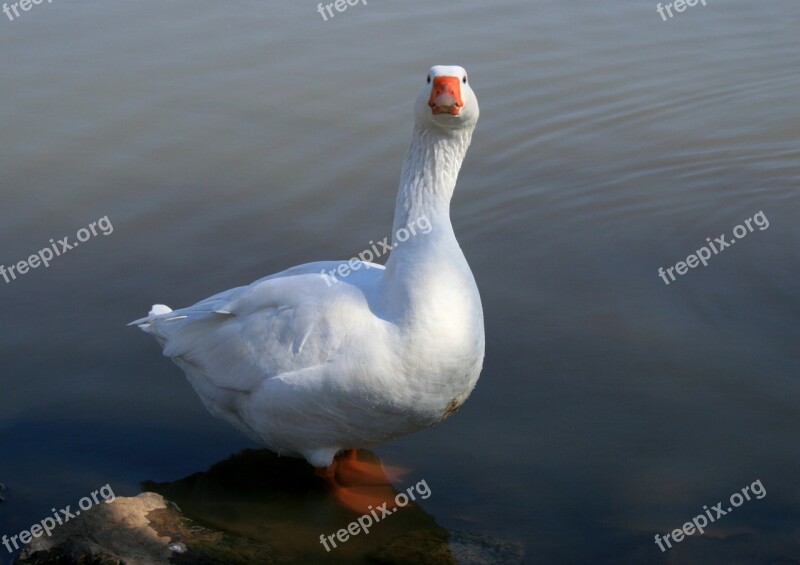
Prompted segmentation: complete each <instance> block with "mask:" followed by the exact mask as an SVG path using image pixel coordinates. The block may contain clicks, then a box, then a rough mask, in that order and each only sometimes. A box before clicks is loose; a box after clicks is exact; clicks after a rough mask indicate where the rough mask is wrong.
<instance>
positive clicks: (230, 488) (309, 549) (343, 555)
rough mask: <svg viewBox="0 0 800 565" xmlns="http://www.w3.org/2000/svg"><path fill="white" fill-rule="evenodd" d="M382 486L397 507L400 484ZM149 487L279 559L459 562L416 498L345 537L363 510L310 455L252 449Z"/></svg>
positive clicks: (366, 456) (368, 456)
mask: <svg viewBox="0 0 800 565" xmlns="http://www.w3.org/2000/svg"><path fill="white" fill-rule="evenodd" d="M358 455H359V459H361V460H367V461H372V462H375V463H377V464H379V463H380V461H379V460H378V458H377V456H376V455H375V454H373V453H372V452H369V451H365V450H359V454H358ZM414 485H415V482H411V483H409V484H408V485H404V486H403V490H406V488H409V487H412V486H414ZM383 486H384V487H385V488H386V491H385V492H386V493H387V494H389V495H390V498H389V499H388V500H385V502H388V503H389V504H388V506H389V507H391V506H392V504H393V499H394V497H395V496H396V495H397V494H398V492H400V491H398V490H396V489H395V488H393V487H391V485H390V483H389V482H388V480H387V481H386V482H385V484H384V485H383ZM142 487H143V488H144V489H145V490H149V491H154V492H157V493H159V494H161V495H163V496H164V497H165V498H167V499H168V500H171V501H173V502H175V503H176V504H177V505H178V506H179V507H180V509H181V510H182V511H183V513H184V515H186V516H187V517H189V518H191V519H192V520H195V521H197V522H199V523H202V524H203V525H205V526H207V527H209V528H212V529H216V530H221V531H224V532H227V533H229V534H231V535H233V536H237V537H241V538H244V539H246V540H249V541H250V542H256V543H257V544H259V545H262V546H267V547H269V548H270V549H271V551H272V552H273V553H274V559H275V561H277V562H280V563H318V562H326V563H361V562H364V563H367V562H371V563H375V562H391V563H456V561H455V558H454V556H453V555H452V552H451V550H450V549H449V548H448V545H447V542H448V539H449V534H448V532H447V530H446V529H444V528H442V527H441V526H439V525H438V524H437V523H436V520H435V519H434V518H433V516H431V515H430V514H428V513H427V512H425V510H424V509H423V508H422V507H421V506H420V505H419V504H418V503H415V502H411V503H409V504H408V505H407V506H405V507H404V508H401V509H398V510H397V512H395V513H390V514H389V515H386V516H382V513H381V512H380V511H377V510H376V513H375V515H377V517H378V518H379V521H376V523H374V524H372V526H371V527H369V533H368V534H364V533H363V532H360V533H358V534H357V535H354V536H350V535H349V534H348V539H346V541H345V542H344V543H342V542H341V541H340V540H337V539H336V537H335V536H336V533H337V532H338V531H339V530H342V529H346V528H347V527H348V524H350V523H351V522H354V521H356V520H357V519H358V518H359V514H357V513H355V512H353V511H350V510H347V509H346V508H344V507H342V505H341V504H340V503H339V502H338V501H337V499H336V498H335V496H334V494H333V493H332V491H331V490H330V489H329V488H328V487H327V485H326V483H325V481H324V480H323V479H322V478H320V477H318V476H317V475H316V474H315V472H314V469H313V468H312V467H311V466H309V465H308V464H307V463H306V462H305V461H303V460H301V459H294V458H287V457H278V456H277V455H275V454H274V453H272V452H270V451H267V450H246V451H244V452H242V453H239V454H237V455H234V456H232V457H230V458H228V459H226V460H224V461H221V462H219V463H217V464H215V465H213V466H212V467H211V468H210V469H209V470H208V471H206V472H203V473H196V474H194V475H191V476H189V477H186V478H184V479H181V480H179V481H175V482H172V483H152V482H145V483H143V485H142ZM418 502H419V500H418ZM373 521H374V520H373ZM353 529H354V528H353ZM321 535H325V536H326V537H327V536H329V535H332V536H333V540H334V541H333V543H334V544H335V545H336V547H335V548H333V547H331V548H330V549H331V550H330V552H326V550H325V548H324V547H323V545H322V543H321V542H320V536H321ZM327 541H328V544H329V546H330V545H331V541H330V540H327ZM262 549H263V548H262Z"/></svg>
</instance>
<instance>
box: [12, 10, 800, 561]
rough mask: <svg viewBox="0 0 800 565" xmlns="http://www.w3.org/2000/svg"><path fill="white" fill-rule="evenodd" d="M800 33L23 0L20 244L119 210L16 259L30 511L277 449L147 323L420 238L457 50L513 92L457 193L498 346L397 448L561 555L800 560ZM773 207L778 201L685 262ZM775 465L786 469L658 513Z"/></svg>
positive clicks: (696, 21) (621, 13)
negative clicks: (433, 96)
mask: <svg viewBox="0 0 800 565" xmlns="http://www.w3.org/2000/svg"><path fill="white" fill-rule="evenodd" d="M798 29H800V12H798V10H797V6H796V5H795V3H794V2H792V1H791V0H772V1H771V2H769V3H764V2H748V1H745V0H731V1H728V2H724V3H723V2H715V1H713V0H711V2H709V4H708V5H707V6H705V7H703V6H702V5H697V6H695V7H692V8H687V10H686V11H685V12H683V13H681V14H677V15H676V17H675V18H673V19H672V20H669V21H667V22H663V21H662V20H661V18H660V17H659V16H658V14H657V12H656V11H655V3H654V2H642V1H640V2H632V1H625V2H612V1H610V0H606V1H601V2H597V1H589V0H579V1H577V2H570V3H565V2H556V1H555V0H543V1H541V2H535V3H530V2H523V1H521V0H518V1H510V0H500V1H498V2H493V3H487V2H475V1H465V2H459V3H456V4H454V5H449V4H443V3H438V2H437V3H434V2H432V1H427V2H422V1H417V2H403V3H400V2H388V1H378V0H375V1H374V2H372V1H371V2H369V3H368V4H367V5H366V6H364V5H357V6H353V7H350V8H348V9H347V11H346V12H344V13H341V14H337V15H336V16H335V17H334V18H333V19H330V20H329V21H327V22H325V21H323V20H322V18H321V16H320V14H318V13H317V12H316V5H315V3H313V2H292V3H280V4H278V3H264V2H251V1H242V2H238V3H219V2H214V3H212V2H188V1H176V2H169V3H157V2H152V1H146V0H145V1H142V2H136V3H116V4H110V3H107V2H106V3H103V2H99V1H97V0H94V1H84V2H78V1H76V0H55V1H54V2H53V3H52V4H47V3H43V4H40V5H34V6H33V7H32V9H31V10H30V11H29V12H26V13H23V14H22V17H20V18H19V19H18V20H16V21H8V20H7V19H5V16H0V46H2V52H3V53H4V55H3V57H2V58H0V76H1V77H2V88H3V104H2V105H0V116H2V128H0V140H2V152H0V171H2V173H0V191H2V200H1V201H2V206H1V207H0V242H2V245H1V246H0V262H2V263H3V264H4V265H6V266H8V265H11V264H14V263H16V262H17V261H20V260H23V259H25V258H27V257H28V256H29V255H30V254H32V253H35V252H36V251H37V250H39V249H42V248H43V247H46V246H48V245H49V243H48V242H49V240H50V238H53V239H54V240H55V239H60V238H63V237H64V236H65V235H71V236H72V239H73V240H74V234H75V233H76V232H77V230H78V229H80V228H82V227H85V226H88V225H89V224H90V223H91V222H93V221H96V220H98V219H99V218H102V217H104V216H108V218H109V221H110V222H111V223H112V224H113V233H111V234H110V235H108V236H102V235H98V236H97V237H94V238H91V239H89V240H88V241H86V242H85V243H84V244H83V245H82V246H81V247H79V248H76V249H73V250H71V251H69V252H68V253H67V254H66V255H63V256H61V257H58V258H56V259H55V260H54V261H53V264H52V265H51V266H50V267H49V268H47V269H43V268H41V267H40V268H38V269H36V270H33V271H31V272H29V273H27V274H25V275H23V276H21V277H20V278H19V279H18V280H15V281H12V282H11V283H10V284H6V283H5V282H4V281H0V300H2V306H3V308H2V314H0V323H1V324H2V327H3V328H4V331H3V333H2V334H0V335H1V337H0V340H2V341H1V342H0V346H1V347H2V351H3V368H2V388H1V389H0V390H2V392H1V393H0V454H2V455H1V456H0V481H3V482H4V483H6V485H7V486H8V487H9V489H10V490H9V494H8V501H7V502H5V503H2V504H0V534H2V533H7V534H9V535H11V534H14V533H17V532H19V531H20V530H22V529H24V528H27V527H28V526H30V524H32V523H34V522H36V521H38V520H40V519H42V518H43V517H46V516H47V515H49V513H50V508H51V507H59V508H60V507H63V506H66V505H67V504H73V505H74V504H75V502H76V501H77V500H78V499H79V498H80V497H82V496H85V495H86V494H88V493H90V492H91V491H93V490H95V489H97V488H99V487H101V486H102V485H105V484H110V485H112V486H113V488H114V490H115V492H116V494H117V495H118V496H119V495H133V494H136V493H137V492H139V491H140V482H141V481H145V480H152V481H155V482H158V483H166V482H171V481H177V480H179V479H182V478H183V477H186V476H188V475H190V474H192V473H195V472H199V471H204V470H206V469H207V468H209V467H210V466H212V465H213V464H215V463H217V462H218V461H221V460H223V459H225V458H226V457H228V456H229V455H231V454H234V453H237V452H239V451H240V450H242V449H244V448H248V447H254V446H253V445H252V444H250V443H249V442H248V441H247V440H246V439H245V438H243V437H241V436H240V435H238V433H237V432H235V431H234V430H232V429H229V428H228V427H227V426H226V425H225V424H223V423H221V422H219V421H216V420H214V419H212V418H211V417H210V416H208V415H207V414H206V412H205V410H204V409H203V408H202V406H201V405H200V403H199V401H198V399H197V398H196V396H195V395H194V393H193V392H192V390H191V388H190V387H189V385H188V383H186V381H185V380H184V378H183V377H182V375H181V373H180V371H179V370H178V369H177V368H176V367H174V366H172V365H171V364H170V363H169V362H168V361H167V360H165V359H164V358H162V357H161V356H160V355H159V352H158V349H157V346H156V345H155V344H154V343H153V342H152V340H151V339H150V338H149V337H148V336H146V335H144V334H141V333H140V332H138V331H136V330H134V329H131V328H127V327H125V323H126V322H128V321H130V320H132V319H135V318H137V317H139V316H141V315H143V314H144V313H145V312H146V310H147V308H148V307H149V305H150V304H151V303H154V302H163V303H166V304H169V305H171V306H173V307H179V306H183V305H188V304H190V303H192V302H194V301H196V300H199V299H201V298H204V297H206V296H208V295H210V294H212V293H214V292H217V291H219V290H223V289H226V288H230V287H232V286H237V285H240V284H244V283H247V282H250V281H251V280H254V279H256V278H258V277H261V276H263V275H265V274H269V273H272V272H275V271H278V270H282V269H284V268H286V267H289V266H292V265H295V264H298V263H302V262H307V261H313V260H319V259H336V258H347V257H350V256H352V255H353V254H354V253H357V252H358V251H360V250H362V249H364V248H365V247H366V246H367V243H368V242H369V240H378V239H381V238H383V237H384V236H386V235H389V231H390V229H391V219H392V212H393V206H394V195H395V190H396V185H397V180H398V176H399V168H400V164H401V161H402V158H403V155H404V151H405V149H406V147H407V144H408V142H409V139H410V127H411V122H410V115H411V112H410V106H411V101H412V100H413V97H414V96H415V95H416V93H417V91H418V88H419V86H420V84H421V81H423V80H424V78H425V71H426V70H427V68H428V67H429V66H430V65H432V64H437V63H444V64H451V63H454V64H460V65H463V66H465V67H466V68H467V70H468V71H469V72H470V78H471V82H472V85H473V88H474V89H475V90H476V92H477V94H478V97H479V100H480V103H481V110H482V117H481V121H480V124H479V126H478V130H477V132H476V134H475V138H474V142H473V146H472V148H471V149H470V152H469V154H468V156H467V161H466V163H465V165H464V168H463V170H462V174H461V178H460V181H459V185H458V188H457V191H456V196H455V199H454V202H453V208H452V216H453V222H454V225H455V229H456V233H457V236H458V238H459V241H460V243H461V245H462V247H463V249H464V251H465V254H466V256H467V258H468V260H469V261H470V264H471V266H472V269H473V271H474V273H475V276H476V279H477V281H478V284H479V286H480V289H481V293H482V297H483V303H484V310H485V316H486V331H487V356H486V363H485V369H484V372H483V374H482V377H481V380H480V381H479V384H478V387H477V389H476V390H475V392H474V393H473V395H472V397H471V398H470V399H469V401H468V402H467V403H466V404H465V405H464V407H463V408H462V409H461V410H460V411H459V413H458V414H457V415H456V416H455V417H453V418H451V419H450V420H448V421H447V422H445V423H443V424H441V425H439V426H438V427H435V428H433V429H430V430H427V431H425V432H422V433H418V434H415V435H412V436H408V437H406V438H403V439H401V440H398V441H395V442H393V443H391V444H388V445H385V446H382V447H380V448H378V449H376V450H375V452H376V453H377V455H378V456H380V457H381V458H382V459H383V460H384V461H385V462H387V463H390V464H395V465H399V466H402V467H405V468H407V469H409V471H410V473H409V477H408V480H411V481H418V480H421V479H424V480H426V481H427V483H428V484H429V485H430V488H431V491H432V495H431V496H430V498H428V499H427V500H425V501H423V504H422V508H423V510H424V512H425V513H426V514H427V515H429V516H432V517H433V518H434V519H435V523H436V524H437V526H436V527H437V528H444V529H445V530H447V531H451V532H452V531H462V532H463V531H466V532H483V533H487V534H489V535H493V536H497V537H500V538H503V539H508V540H512V541H518V542H521V543H523V544H524V547H525V559H526V562H528V563H540V562H541V563H551V562H588V561H592V562H609V563H610V562H614V563H621V562H630V563H659V562H667V561H668V560H675V561H679V562H681V563H709V562H710V563H722V562H741V563H748V562H768V561H774V562H777V561H788V560H791V559H796V558H797V555H798V553H800V543H798V539H799V537H798V536H800V510H798V508H800V487H798V486H797V482H796V475H797V469H798V468H800V452H798V448H797V446H798V439H800V437H799V436H800V433H799V432H798V415H797V403H798V396H799V395H800V381H798V374H799V373H798V368H800V356H799V355H798V347H797V344H798V341H800V330H798V319H799V318H800V299H799V298H800V297H799V296H798V284H797V281H798V277H799V276H800V260H799V259H800V257H799V253H798V249H800V228H798V223H797V217H798V209H799V208H800V205H799V204H798V193H797V187H798V180H800V168H798V157H800V145H799V144H798V141H800V117H798V113H797V103H796V101H797V93H798V87H800V58H798V55H797V53H798V50H797V48H798V32H797V30H798ZM759 211H763V213H764V215H765V217H766V218H767V219H768V220H769V228H768V229H765V230H759V229H756V230H755V231H754V232H753V233H751V234H749V235H748V236H747V237H746V238H744V239H742V240H739V241H737V243H736V245H734V246H732V247H731V248H728V249H726V250H725V251H723V252H722V253H720V254H719V255H715V256H713V257H712V259H711V260H710V261H709V264H708V266H707V267H698V268H695V269H692V270H690V271H689V272H688V273H687V274H686V275H684V276H680V277H678V278H677V280H676V281H675V282H672V283H671V284H670V285H669V286H667V285H666V284H664V282H663V281H662V280H661V279H660V278H659V276H658V269H659V267H663V268H665V269H666V268H667V267H670V266H673V265H675V263H677V262H678V261H681V260H685V258H686V256H687V255H689V254H690V253H693V252H694V251H695V250H697V249H699V248H700V247H701V246H703V245H705V243H706V238H707V237H709V238H712V239H713V238H716V237H717V236H719V234H723V233H724V234H727V237H728V239H730V238H731V235H730V234H731V232H732V230H733V229H734V227H735V226H737V225H739V224H740V223H742V222H743V221H744V220H745V219H748V218H751V217H752V216H754V215H755V214H757V213H758V212H759ZM756 480H760V481H761V482H762V484H763V485H764V487H765V489H766V492H767V495H766V496H765V497H764V498H763V499H760V500H757V499H753V500H752V501H749V502H746V503H745V504H743V505H742V506H741V507H740V508H737V509H735V510H734V511H733V512H731V513H730V514H729V515H726V516H724V517H723V518H720V519H719V521H718V522H716V523H715V524H714V525H713V527H711V528H709V529H708V531H707V532H706V533H705V534H704V535H702V536H700V535H693V536H691V537H688V538H687V539H685V540H684V541H683V542H681V543H679V544H674V545H675V547H674V548H673V549H670V550H669V551H667V552H664V553H662V552H661V551H660V550H659V548H658V546H657V545H656V544H655V543H654V535H655V534H656V533H659V534H661V535H662V536H663V535H664V534H666V533H668V532H671V531H672V530H674V529H675V528H679V527H681V526H682V524H683V523H684V522H687V521H689V520H691V519H692V518H693V517H694V516H696V515H697V514H699V513H702V511H703V510H702V507H703V505H708V506H709V507H711V506H712V505H714V504H716V503H717V502H719V501H726V504H727V500H728V497H729V496H730V494H731V493H733V492H736V491H739V490H740V489H742V488H743V487H744V486H746V485H751V484H752V483H753V482H754V481H756ZM290 506H291V501H289V502H287V503H286V504H285V505H284V506H283V510H284V511H286V512H287V513H289V512H290V510H289V507H290ZM280 511H281V507H280V506H279V507H278V508H277V509H276V510H275V512H276V513H278V514H279V513H280ZM295 514H296V513H293V514H292V515H293V516H294V515H295ZM296 523H297V529H298V531H300V528H301V526H303V524H302V520H298V521H297V522H296ZM222 525H225V524H224V520H223V524H222ZM343 525H344V524H343ZM237 527H238V526H237V525H235V524H234V523H233V521H231V523H230V528H231V529H232V530H236V528H237ZM311 530H313V528H312V529H309V531H311ZM321 530H322V529H321ZM303 531H305V530H303ZM313 531H314V532H315V533H322V531H319V532H316V530H313ZM308 537H309V539H307V540H305V539H304V538H303V536H302V535H299V534H298V535H297V536H296V538H297V544H298V548H299V547H300V546H303V547H304V544H308V545H309V546H310V545H313V544H315V543H317V540H316V537H313V536H311V534H309V536H308ZM299 553H300V550H299V549H298V554H299ZM0 554H5V550H4V549H0ZM357 558H358V556H357V555H355V556H353V559H354V560H355V559H357Z"/></svg>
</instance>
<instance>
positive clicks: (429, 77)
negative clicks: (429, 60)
mask: <svg viewBox="0 0 800 565" xmlns="http://www.w3.org/2000/svg"><path fill="white" fill-rule="evenodd" d="M430 83H431V75H428V84H430Z"/></svg>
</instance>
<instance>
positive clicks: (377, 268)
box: [132, 66, 484, 470]
mask: <svg viewBox="0 0 800 565" xmlns="http://www.w3.org/2000/svg"><path fill="white" fill-rule="evenodd" d="M415 114H416V124H415V127H414V135H413V139H412V141H411V147H410V148H409V150H408V154H407V156H406V159H405V163H404V164H403V169H402V179H401V181H400V189H399V193H398V196H397V206H396V208H395V215H394V229H393V231H392V233H393V234H397V233H398V230H401V228H404V227H407V226H409V225H410V224H413V223H415V222H422V221H427V222H429V224H430V227H431V228H432V229H430V230H429V231H428V233H421V232H418V233H417V234H416V235H415V236H413V237H410V238H408V239H407V240H406V241H403V242H402V243H401V242H400V241H399V240H396V238H393V247H394V246H395V245H396V248H393V250H392V252H391V255H390V257H389V259H388V261H387V263H386V266H385V268H384V267H383V266H381V265H378V264H375V263H369V262H362V261H355V262H346V261H330V262H317V263H309V264H306V265H300V266H297V267H293V268H291V269H288V270H286V271H283V272H281V273H277V274H274V275H271V276H268V277H266V278H263V279H261V280H258V281H256V282H254V283H252V284H251V285H249V286H243V287H239V288H234V289H232V290H228V291H226V292H223V293H221V294H217V295H215V296H212V297H210V298H207V299H205V300H203V301H201V302H198V303H197V304H195V305H194V306H190V307H188V308H183V309H181V310H176V311H172V310H170V309H169V308H168V307H166V306H163V305H155V306H153V309H152V311H151V312H150V314H149V315H148V316H147V317H146V318H143V319H141V320H137V321H136V322H132V325H133V324H136V325H138V326H139V327H140V328H141V329H142V330H144V331H145V332H147V333H149V334H152V335H153V336H154V337H155V338H156V339H157V340H158V342H159V343H160V344H161V346H162V347H163V350H164V355H165V356H167V357H170V358H172V360H173V361H174V362H175V363H176V364H177V365H178V366H179V367H180V368H181V369H183V371H184V372H185V373H186V376H187V377H188V379H189V381H190V382H191V384H192V386H193V387H194V389H195V391H196V392H197V394H198V395H199V396H200V399H201V400H202V401H203V404H204V405H205V406H206V408H207V409H208V411H209V412H210V413H211V414H212V415H214V416H216V417H218V418H221V419H223V420H225V421H226V422H229V423H230V424H232V425H234V426H235V427H236V428H238V429H239V430H241V431H242V432H244V433H245V434H247V435H249V436H250V437H252V438H253V439H255V440H256V441H258V442H260V443H262V444H265V445H266V446H267V447H268V448H270V449H272V450H273V451H275V452H277V453H278V454H285V455H292V456H301V457H305V459H306V460H307V461H308V462H309V463H310V464H311V465H314V466H315V467H318V468H326V469H328V470H330V469H331V468H332V467H333V466H334V457H335V456H336V455H337V453H339V452H341V451H345V450H349V449H355V448H361V447H369V446H373V445H376V444H379V443H382V442H385V441H387V440H390V439H393V438H396V437H398V436H401V435H404V434H408V433H411V432H414V431H417V430H420V429H422V428H425V427H428V426H432V425H433V424H436V423H437V422H440V421H442V420H444V419H445V418H447V417H448V416H449V415H450V414H452V413H453V412H454V411H455V410H456V409H457V408H458V407H459V406H460V405H461V404H462V403H463V402H464V400H465V399H466V398H467V396H469V394H470V392H471V391H472V389H473V387H474V386H475V383H476V382H477V380H478V376H479V374H480V372H481V367H482V364H483V356H484V330H483V310H482V308H481V300H480V295H479V294H478V288H477V286H476V284H475V280H474V278H473V276H472V272H471V271H470V268H469V265H468V264H467V261H466V259H465V258H464V254H463V253H462V252H461V248H460V247H459V245H458V242H457V241H456V237H455V235H454V233H453V228H452V225H451V223H450V199H451V197H452V195H453V190H454V188H455V185H456V179H457V177H458V172H459V169H460V168H461V163H462V161H463V159H464V155H465V153H466V151H467V147H468V146H469V144H470V140H471V138H472V132H473V130H474V129H475V125H476V123H477V120H478V114H479V110H478V101H477V99H476V97H475V94H474V93H473V91H472V89H471V88H470V85H469V82H468V80H467V73H466V71H465V70H464V69H463V68H461V67H455V66H435V67H432V68H431V69H430V71H429V72H428V76H427V80H426V84H425V86H424V87H423V89H422V92H421V93H420V94H419V96H418V97H417V100H416V105H415ZM423 219H424V220H423ZM406 235H408V234H407V233H406ZM341 265H348V268H349V269H352V271H351V272H350V274H349V276H347V277H345V278H338V280H337V282H335V283H333V284H332V283H331V277H330V276H327V277H326V276H325V274H326V273H331V272H332V271H335V270H338V269H339V267H340V266H341ZM343 271H344V272H346V270H344V269H343ZM337 459H340V458H337Z"/></svg>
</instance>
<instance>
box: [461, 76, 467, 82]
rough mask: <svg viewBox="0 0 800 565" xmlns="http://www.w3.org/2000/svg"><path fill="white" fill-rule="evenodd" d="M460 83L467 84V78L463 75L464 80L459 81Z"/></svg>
mask: <svg viewBox="0 0 800 565" xmlns="http://www.w3.org/2000/svg"><path fill="white" fill-rule="evenodd" d="M461 82H463V83H464V84H467V76H466V75H464V78H463V79H461Z"/></svg>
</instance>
